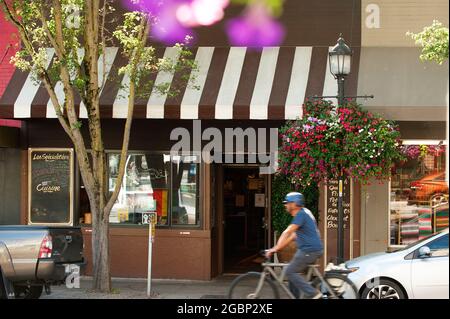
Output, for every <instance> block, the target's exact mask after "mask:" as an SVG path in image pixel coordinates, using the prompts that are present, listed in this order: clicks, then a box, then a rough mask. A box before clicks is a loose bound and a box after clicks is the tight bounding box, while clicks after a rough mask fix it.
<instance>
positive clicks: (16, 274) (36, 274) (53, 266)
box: [0, 225, 84, 298]
mask: <svg viewBox="0 0 450 319" xmlns="http://www.w3.org/2000/svg"><path fill="white" fill-rule="evenodd" d="M73 265H77V266H80V267H81V266H83V265H84V258H83V236H82V234H81V229H80V228H79V227H50V226H25V225H22V226H0V277H2V278H1V279H0V285H1V286H3V287H1V286H0V296H1V295H2V288H3V290H5V289H6V290H8V287H9V288H10V289H9V290H8V291H7V292H6V297H11V294H12V293H13V294H14V296H15V297H16V298H20V297H22V298H39V297H40V296H41V294H42V291H43V289H44V288H45V290H46V292H47V293H50V285H56V284H62V283H64V282H65V279H66V277H67V275H68V273H67V270H68V269H74V267H73ZM75 268H76V267H75ZM78 269H79V268H78ZM2 282H3V284H2ZM11 288H12V289H11ZM11 290H12V292H11ZM0 298H1V297H0Z"/></svg>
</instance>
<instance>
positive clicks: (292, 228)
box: [266, 192, 323, 299]
mask: <svg viewBox="0 0 450 319" xmlns="http://www.w3.org/2000/svg"><path fill="white" fill-rule="evenodd" d="M283 204H284V206H285V209H286V211H287V212H288V213H289V214H290V215H291V216H292V217H293V218H292V221H291V224H290V225H289V226H288V227H287V228H286V230H285V231H284V232H283V233H282V234H281V236H280V238H279V239H278V242H277V244H276V245H275V246H274V247H273V248H271V249H269V250H267V252H266V257H267V258H270V257H271V256H272V255H273V254H274V253H276V252H277V251H279V250H281V249H283V248H284V247H286V246H287V245H288V244H289V243H290V242H291V241H293V240H295V239H296V240H297V252H296V253H295V255H294V257H293V258H292V260H291V261H290V263H289V265H288V266H287V269H286V276H287V278H288V280H289V288H290V290H291V291H292V293H293V295H294V296H295V297H296V298H298V297H299V292H302V293H303V295H304V298H305V299H319V298H321V297H322V293H321V292H320V291H318V290H317V289H315V288H314V287H313V286H311V285H310V284H309V283H308V282H307V281H306V280H305V279H304V278H303V276H301V275H300V274H299V272H303V271H305V270H306V269H307V268H308V266H309V265H312V264H314V263H315V262H316V260H317V259H319V258H320V257H321V256H322V254H323V245H322V241H321V240H320V233H319V230H318V229H317V223H316V219H315V218H314V216H313V214H312V213H311V211H310V210H309V209H307V208H306V207H305V198H304V196H303V194H301V193H298V192H291V193H289V194H287V195H286V197H285V200H284V201H283Z"/></svg>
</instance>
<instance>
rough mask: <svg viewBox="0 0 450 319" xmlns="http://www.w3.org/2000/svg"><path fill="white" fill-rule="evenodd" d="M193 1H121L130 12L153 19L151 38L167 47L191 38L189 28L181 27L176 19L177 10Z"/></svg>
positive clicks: (191, 32) (191, 33) (191, 34)
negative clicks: (140, 13)
mask: <svg viewBox="0 0 450 319" xmlns="http://www.w3.org/2000/svg"><path fill="white" fill-rule="evenodd" d="M192 1H193V0H122V2H123V3H124V6H125V8H127V9H128V10H130V11H143V12H146V13H148V14H150V15H151V16H152V18H153V25H152V27H151V29H150V34H151V36H153V37H155V38H156V39H157V40H159V41H161V42H163V43H164V44H167V45H173V44H175V43H181V42H184V41H185V39H186V37H187V36H191V37H192V36H193V31H192V30H191V29H190V28H187V27H185V26H183V25H182V24H181V23H180V22H179V21H178V19H177V14H176V13H177V10H178V8H179V7H180V6H181V5H183V4H190V3H191V2H192Z"/></svg>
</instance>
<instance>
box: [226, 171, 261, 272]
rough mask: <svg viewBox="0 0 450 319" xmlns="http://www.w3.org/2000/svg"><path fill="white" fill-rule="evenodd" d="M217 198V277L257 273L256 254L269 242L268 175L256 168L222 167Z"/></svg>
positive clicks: (258, 260) (259, 260)
mask: <svg viewBox="0 0 450 319" xmlns="http://www.w3.org/2000/svg"><path fill="white" fill-rule="evenodd" d="M220 169H221V170H222V172H221V173H222V174H219V176H221V178H220V180H217V182H218V183H219V185H220V186H219V189H221V191H220V193H221V194H220V195H221V196H218V199H219V203H218V204H219V205H221V209H219V211H218V215H220V216H218V220H219V222H221V227H219V228H220V230H219V232H220V233H221V235H219V238H221V239H222V240H220V241H219V242H221V243H220V244H219V245H220V249H221V250H222V253H221V255H222V258H221V259H222V265H221V267H220V268H221V270H222V271H219V273H243V272H247V271H251V270H258V269H260V263H261V261H262V258H261V257H260V256H259V251H261V250H262V249H266V248H267V247H268V242H269V240H270V238H269V234H270V216H269V215H270V210H269V208H268V207H267V206H268V205H267V203H270V201H269V198H268V184H269V183H268V179H269V178H270V176H269V175H262V174H260V172H259V166H257V165H254V166H250V165H244V166H239V165H223V166H222V167H221V168H220Z"/></svg>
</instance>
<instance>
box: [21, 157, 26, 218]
mask: <svg viewBox="0 0 450 319" xmlns="http://www.w3.org/2000/svg"><path fill="white" fill-rule="evenodd" d="M20 154H21V156H20V162H21V163H20V167H21V172H20V188H21V192H20V223H21V224H22V225H26V224H28V150H22V151H21V152H20Z"/></svg>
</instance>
